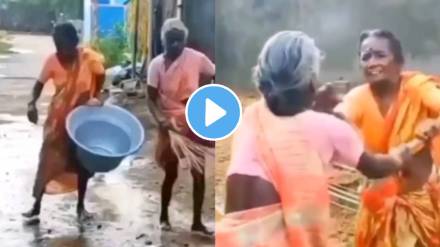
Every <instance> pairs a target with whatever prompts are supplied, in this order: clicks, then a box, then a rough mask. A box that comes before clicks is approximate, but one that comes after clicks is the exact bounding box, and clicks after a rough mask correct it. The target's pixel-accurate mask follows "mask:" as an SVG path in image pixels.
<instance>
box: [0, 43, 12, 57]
mask: <svg viewBox="0 0 440 247" xmlns="http://www.w3.org/2000/svg"><path fill="white" fill-rule="evenodd" d="M11 47H12V46H11V45H10V44H8V43H5V42H2V41H1V40H0V54H5V53H11V51H9V49H10V48H11Z"/></svg>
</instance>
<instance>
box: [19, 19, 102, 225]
mask: <svg viewBox="0 0 440 247" xmlns="http://www.w3.org/2000/svg"><path fill="white" fill-rule="evenodd" d="M53 40H54V43H55V46H56V49H57V51H56V53H54V54H52V55H51V56H49V58H48V59H47V60H46V63H45V65H44V67H43V70H42V72H41V75H40V77H39V80H38V81H37V82H36V84H35V86H34V89H33V98H32V100H31V102H30V103H29V104H28V118H29V121H31V122H33V123H37V121H38V112H37V108H36V101H37V100H38V98H39V97H40V95H41V92H42V89H43V87H44V85H45V83H46V82H47V81H49V80H52V82H53V84H54V85H55V94H54V96H53V97H52V101H51V104H50V106H49V111H48V116H47V119H46V122H45V123H44V129H43V144H42V147H41V151H40V157H39V164H38V171H37V174H36V179H35V184H34V189H33V196H34V198H35V203H34V205H33V208H32V209H31V210H30V211H29V212H26V213H24V214H23V216H25V217H28V218H34V217H38V215H39V213H40V208H41V200H42V198H43V194H45V193H46V194H58V193H67V192H72V191H75V190H76V189H78V205H77V213H78V217H79V218H80V219H87V218H89V217H90V216H91V215H90V214H89V213H88V212H87V211H86V210H85V208H84V196H85V193H86V189H87V182H88V180H89V178H91V177H92V176H93V174H92V173H90V172H89V171H87V170H86V169H85V168H83V167H82V166H81V164H80V162H79V160H78V159H77V158H76V156H75V152H74V150H75V146H74V144H73V142H72V141H71V140H70V138H69V137H68V135H67V131H66V127H65V120H66V117H67V115H68V114H69V112H71V111H72V110H73V109H74V108H76V107H77V106H80V105H84V104H88V105H92V106H99V105H100V101H99V100H98V99H97V97H98V96H99V93H100V90H101V86H102V83H103V80H104V67H103V58H102V56H101V55H99V54H98V53H96V52H94V51H92V50H90V49H87V48H78V47H77V46H78V43H79V38H78V35H77V31H76V30H75V28H74V27H73V25H72V24H70V23H64V24H59V25H57V26H56V27H55V30H54V33H53Z"/></svg>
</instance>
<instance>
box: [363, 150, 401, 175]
mask: <svg viewBox="0 0 440 247" xmlns="http://www.w3.org/2000/svg"><path fill="white" fill-rule="evenodd" d="M401 167H402V164H401V163H400V162H399V161H398V160H397V159H396V158H394V157H392V156H390V155H386V154H371V153H368V152H364V153H363V154H362V155H361V158H360V159H359V163H358V166H357V168H358V170H359V171H360V172H361V173H362V174H364V175H365V176H367V177H368V178H373V179H377V178H384V177H388V176H390V175H392V174H394V173H396V172H398V171H399V170H400V169H401Z"/></svg>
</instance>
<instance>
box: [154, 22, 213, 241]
mask: <svg viewBox="0 0 440 247" xmlns="http://www.w3.org/2000/svg"><path fill="white" fill-rule="evenodd" d="M187 37H188V29H187V28H186V27H185V25H184V24H183V23H182V21H180V20H179V19H177V18H172V19H167V20H166V21H165V22H164V24H163V27H162V32H161V39H162V42H163V44H164V48H165V51H164V53H163V54H160V55H159V56H157V57H155V58H154V59H153V60H152V61H151V63H150V65H149V69H148V96H149V107H150V110H151V111H152V113H153V114H154V116H155V117H156V119H157V120H158V121H159V123H158V124H159V133H158V142H157V146H156V159H157V162H158V163H159V165H160V166H161V167H162V168H163V169H164V171H165V179H164V182H163V184H162V199H161V214H160V224H161V228H162V229H163V230H171V224H170V222H169V216H168V207H169V204H170V200H171V194H172V189H173V185H174V182H175V181H176V179H177V174H178V165H179V163H182V164H183V163H184V162H185V158H186V157H183V156H181V155H178V153H179V151H178V150H176V148H173V145H172V144H173V143H175V142H176V141H177V140H175V139H173V138H177V137H173V135H170V131H173V133H175V132H177V133H180V135H182V136H184V139H185V140H190V143H188V142H187V144H188V145H192V143H196V144H197V145H204V146H207V147H214V143H213V142H208V141H205V140H202V139H200V138H199V137H197V136H196V135H195V134H194V133H193V132H192V131H191V130H190V129H189V127H188V126H187V124H186V120H185V106H186V103H187V101H188V99H189V97H190V96H191V94H192V93H193V92H194V91H195V90H197V89H198V88H199V87H200V86H202V85H203V84H204V83H203V80H202V78H206V77H209V78H210V79H211V80H212V79H213V78H214V76H215V66H214V64H213V63H212V62H211V61H210V60H209V58H208V57H206V56H205V55H204V54H202V53H200V52H198V51H196V50H193V49H191V48H188V47H185V46H186V41H187ZM184 155H185V156H194V155H195V156H196V157H199V159H200V160H202V161H201V162H202V163H203V162H204V158H203V154H197V153H188V152H187V153H186V154H184ZM190 166H191V174H192V176H193V180H194V191H193V193H194V195H193V200H194V217H193V225H192V230H193V231H195V232H200V233H203V234H208V235H211V234H212V231H210V230H208V229H207V228H206V227H205V225H204V224H203V223H202V206H203V200H204V194H205V172H204V168H203V167H202V168H201V169H197V168H196V164H194V163H192V164H190Z"/></svg>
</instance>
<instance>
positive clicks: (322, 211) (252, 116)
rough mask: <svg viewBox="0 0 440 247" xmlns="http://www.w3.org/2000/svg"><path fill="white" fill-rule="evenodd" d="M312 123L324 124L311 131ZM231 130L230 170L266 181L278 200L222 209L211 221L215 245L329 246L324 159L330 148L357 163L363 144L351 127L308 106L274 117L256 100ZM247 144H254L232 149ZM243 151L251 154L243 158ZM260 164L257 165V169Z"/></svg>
mask: <svg viewBox="0 0 440 247" xmlns="http://www.w3.org/2000/svg"><path fill="white" fill-rule="evenodd" d="M274 126H276V127H274ZM305 126H307V127H305ZM318 126H320V128H321V129H322V128H324V130H322V131H318V132H316V129H317V127H318ZM250 129H253V130H255V131H253V132H252V133H253V134H252V135H253V136H256V138H255V140H254V139H249V140H248V139H247V138H244V137H245V136H244V135H243V133H246V132H247V131H248V130H250ZM334 129H337V130H338V131H332V133H338V134H337V137H335V136H332V133H331V132H330V130H334ZM327 130H328V131H327ZM316 133H319V134H317V135H315V134H316ZM341 133H342V134H341ZM236 135H238V137H239V138H238V139H236V138H234V143H233V148H232V150H233V154H232V163H231V167H230V169H232V170H233V171H232V173H233V174H247V175H251V176H257V177H260V178H261V179H264V180H267V181H269V182H270V183H272V185H273V186H274V187H275V189H276V191H277V193H278V195H279V197H280V203H277V204H272V205H267V206H263V207H258V208H252V209H248V210H242V211H238V212H231V213H227V214H226V215H224V217H223V218H222V220H221V221H220V222H219V223H218V224H216V245H217V246H231V247H236V246H237V247H238V246H280V247H282V246H298V247H309V246H310V247H311V246H335V243H330V242H329V239H328V229H327V228H328V227H329V224H330V215H329V210H330V196H329V192H328V180H327V178H328V171H329V170H327V168H329V167H328V164H329V163H330V162H329V161H330V160H334V159H335V156H334V154H335V153H338V154H340V156H341V160H344V161H346V162H347V163H349V164H351V165H353V166H355V165H356V164H357V162H358V159H359V157H360V155H361V154H362V152H363V147H362V143H361V141H360V138H359V137H358V136H357V135H356V133H355V131H354V130H352V128H351V127H350V126H349V125H348V124H346V123H344V122H343V121H341V120H339V119H336V118H333V117H332V116H330V115H326V114H321V113H315V112H312V111H309V112H304V113H301V114H298V115H296V116H293V117H288V118H284V117H277V116H274V115H273V114H272V113H271V112H270V111H269V109H268V108H267V106H266V105H265V103H264V101H260V102H258V103H255V104H253V105H252V106H250V107H248V108H247V109H246V111H245V114H244V116H243V120H242V123H241V126H240V129H239V133H236ZM311 137H312V138H311ZM333 137H335V138H333ZM245 139H246V141H245ZM235 140H236V141H235ZM335 140H338V141H335ZM249 142H254V143H255V144H254V145H250V143H249ZM340 143H344V144H346V145H344V147H342V146H341V147H336V148H335V146H334V144H336V145H337V144H340ZM358 143H360V145H358ZM235 145H237V147H236V146H235ZM238 146H241V147H242V148H240V149H239V148H238ZM249 146H252V147H249ZM253 147H255V148H256V150H252V151H250V150H249V151H250V152H248V153H237V154H236V153H235V152H244V151H245V150H247V148H249V149H252V148H253ZM237 150H239V151H237ZM249 153H255V154H256V155H257V157H253V156H251V157H249V158H244V157H247V156H249ZM354 153H356V155H353V154H354ZM350 155H353V157H350ZM342 157H343V158H342ZM255 159H258V160H260V161H261V162H260V161H259V162H258V163H256V164H255V163H252V165H251V164H250V163H249V162H252V160H255ZM260 168H261V169H262V170H263V171H261V172H260V171H258V170H259V169H260ZM228 173H230V172H228ZM262 173H264V175H263V174H262ZM230 174H231V173H230ZM259 174H261V175H259ZM228 189H233V188H228Z"/></svg>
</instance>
